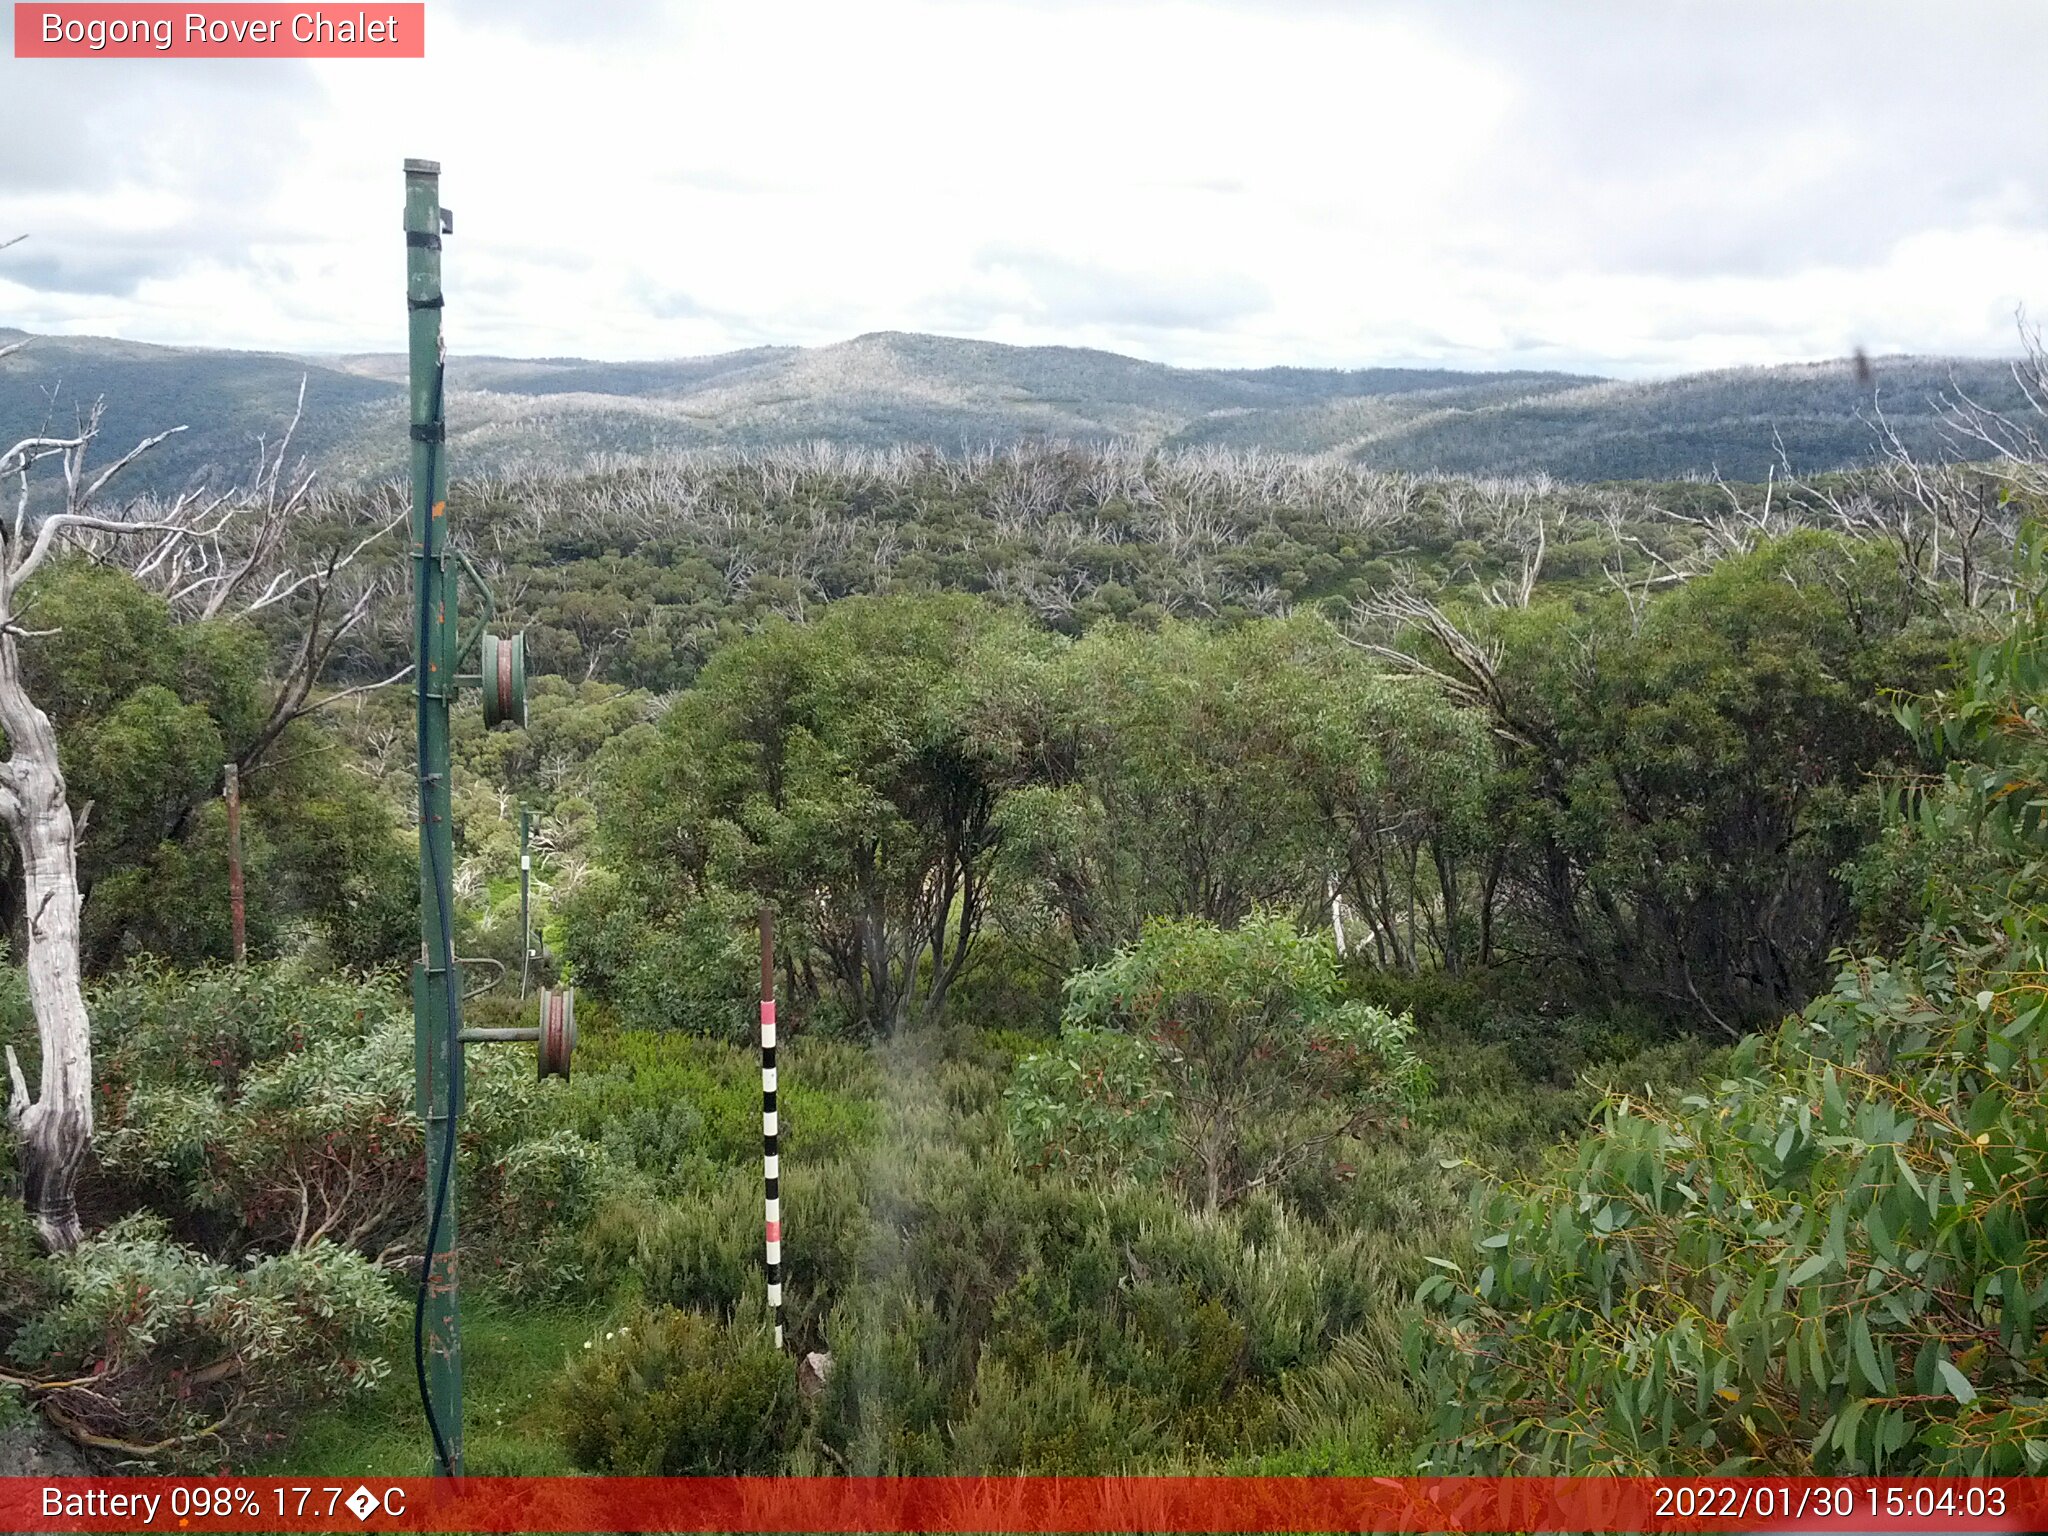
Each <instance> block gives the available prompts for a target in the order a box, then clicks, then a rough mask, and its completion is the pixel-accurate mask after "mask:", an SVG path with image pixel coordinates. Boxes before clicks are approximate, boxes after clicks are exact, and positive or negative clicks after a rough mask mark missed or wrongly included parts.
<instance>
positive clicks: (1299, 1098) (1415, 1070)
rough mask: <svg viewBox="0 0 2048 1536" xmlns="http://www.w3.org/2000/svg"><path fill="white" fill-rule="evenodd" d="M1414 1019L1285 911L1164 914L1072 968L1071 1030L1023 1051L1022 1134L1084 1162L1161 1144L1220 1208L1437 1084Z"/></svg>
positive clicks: (1121, 1159) (1015, 1114) (1017, 1099)
mask: <svg viewBox="0 0 2048 1536" xmlns="http://www.w3.org/2000/svg"><path fill="white" fill-rule="evenodd" d="M1411 1032H1412V1026H1411V1021H1410V1020H1408V1019H1406V1018H1398V1019H1397V1018H1395V1017H1394V1016H1393V1015H1392V1014H1389V1013H1388V1012H1387V1011H1386V1010H1385V1009H1383V1008H1378V1007H1375V1006H1373V1005H1371V1004H1369V1003H1361V1002H1357V1001H1355V1000H1351V999H1347V998H1346V997H1345V996H1344V994H1343V982H1342V976H1341V974H1340V972H1339V970H1338V967H1337V954H1336V949H1335V947H1334V944H1333V942H1332V940H1331V939H1330V937H1329V936H1328V935H1326V934H1325V935H1304V934H1302V933H1300V932H1298V931H1297V930H1296V929H1295V927H1294V924H1293V923H1292V922H1290V921H1289V920H1288V919H1286V918H1284V917H1281V916H1278V915H1277V914H1271V913H1263V914H1254V915H1253V916H1251V917H1249V918H1247V919H1246V920H1245V921H1244V922H1243V923H1242V924H1240V925H1239V926H1238V927H1237V928H1234V929H1223V928H1218V927H1216V926H1215V925H1214V924H1211V923H1206V922H1201V921H1198V920H1195V919H1185V920H1165V919H1156V920H1153V921H1150V922H1148V923H1146V924H1145V927H1144V930H1143V932H1142V934H1141V935H1140V937H1139V939H1138V942H1137V943H1135V944H1133V945H1131V946H1129V947H1128V948H1126V949H1123V950H1120V951H1119V952H1118V953H1117V954H1116V955H1115V956H1114V957H1113V958H1112V959H1110V960H1109V961H1107V962H1105V963H1104V964H1102V965H1099V966H1096V967H1094V968H1093V969H1091V970H1087V971H1082V972H1079V973H1077V974H1076V975H1074V976H1072V977H1070V978H1069V979H1068V982H1067V1013H1066V1023H1065V1033H1063V1035H1062V1036H1061V1040H1060V1044H1059V1046H1058V1047H1056V1048H1055V1049H1054V1050H1051V1051H1047V1052H1045V1053H1043V1054H1042V1055H1041V1056H1039V1057H1033V1058H1027V1059H1026V1061H1025V1062H1023V1063H1022V1064H1020V1066H1019V1068H1018V1071H1017V1075H1016V1079H1015V1081H1014V1082H1013V1084H1012V1087H1011V1091H1010V1095H1009V1098H1010V1105H1011V1110H1012V1117H1011V1118H1012V1129H1013V1133H1014V1134H1015V1135H1016V1137H1017V1139H1018V1142H1019V1144H1020V1146H1022V1147H1024V1148H1026V1149H1034V1150H1037V1151H1038V1152H1039V1153H1040V1155H1041V1156H1042V1157H1047V1158H1052V1157H1057V1158H1058V1159H1060V1160H1063V1161H1064V1160H1068V1154H1067V1152H1066V1150H1065V1147H1066V1144H1067V1142H1068V1141H1069V1139H1070V1140H1071V1142H1072V1145H1073V1148H1074V1153H1073V1160H1075V1161H1076V1162H1077V1165H1078V1166H1077V1171H1085V1172H1095V1173H1100V1172H1116V1171H1123V1170H1126V1169H1131V1170H1143V1169H1145V1168H1146V1167H1147V1166H1148V1165H1150V1164H1151V1163H1153V1162H1155V1161H1157V1160H1159V1159H1160V1158H1161V1157H1162V1156H1170V1159H1171V1166H1172V1167H1173V1169H1174V1172H1175V1173H1176V1175H1177V1176H1178V1178H1179V1179H1180V1181H1181V1182H1182V1184H1183V1185H1184V1187H1186V1188H1188V1189H1189V1190H1190V1191H1191V1192H1192V1193H1194V1194H1197V1195H1198V1196H1199V1198H1200V1199H1201V1201H1202V1205H1203V1208H1204V1209H1205V1210H1207V1211H1209V1212H1211V1213H1213V1212H1215V1211H1216V1210H1217V1209H1219V1208H1220V1207H1221V1206H1222V1205H1223V1204H1225V1203H1226V1202H1227V1201H1231V1200H1236V1199H1241V1198H1243V1197H1244V1196H1245V1195H1247V1194H1249V1193H1250V1192H1252V1191H1253V1190H1256V1189H1260V1188H1264V1187H1266V1186H1267V1185H1269V1184H1271V1183H1273V1182H1274V1181H1276V1180H1278V1179H1281V1178H1283V1177H1285V1176H1286V1175H1287V1173H1288V1172H1289V1170H1291V1169H1293V1168H1295V1167H1297V1166H1299V1165H1300V1164H1301V1163H1303V1162H1304V1161H1308V1160H1311V1159H1316V1158H1320V1157H1324V1156H1326V1155H1327V1154H1328V1152H1329V1150H1330V1148H1331V1147H1332V1145H1333V1144H1334V1143H1335V1142H1336V1141H1337V1140H1338V1139H1339V1138H1341V1137H1345V1136H1354V1135H1357V1134H1358V1133H1359V1132H1361V1131H1362V1130H1364V1129H1365V1128H1366V1127H1367V1126H1368V1125H1372V1124H1374V1123H1375V1122H1377V1121H1380V1120H1382V1119H1386V1118H1392V1117H1393V1116H1394V1115H1395V1114H1396V1113H1398V1111H1399V1110H1400V1108H1401V1107H1402V1106H1404V1105H1405V1104H1406V1103H1408V1102H1410V1101H1412V1100H1413V1099H1414V1098H1415V1097H1416V1096H1417V1095H1419V1094H1420V1093H1421V1092H1423V1091H1424V1090H1426V1089H1427V1087H1428V1082H1429V1074H1428V1070H1427V1068H1426V1067H1425V1066H1424V1064H1423V1063H1422V1061H1421V1059H1420V1058H1419V1057H1417V1056H1416V1055H1415V1053H1414V1052H1413V1051H1412V1050H1411V1049H1410V1048H1409V1045H1408V1038H1409V1035H1410V1033H1411Z"/></svg>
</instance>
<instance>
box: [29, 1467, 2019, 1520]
mask: <svg viewBox="0 0 2048 1536" xmlns="http://www.w3.org/2000/svg"><path fill="white" fill-rule="evenodd" d="M0 1529H5V1530H9V1531H493V1532H495V1531H603V1532H610V1531H700V1532H711V1531H731V1532H750V1533H751V1532H801V1531H811V1532H841V1531H844V1532H857V1531H858V1532H867V1531H873V1532H894V1531H945V1532H969V1531H976V1532H980V1531H987V1532H1000V1531H1056V1532H1084V1531H1172V1532H1211V1531H1259V1532H1269V1531H1270V1532H1278V1531H1400V1532H1408V1531H1415V1532H1423V1531H1658V1532H1661V1531H1673V1532H1680V1531H1795V1530H1796V1531H2024V1530H2044V1529H2048V1478H2000V1479H1991V1478H1985V1479H1973V1478H1749V1477H1733V1478H1620V1477H1617V1478H1391V1477H1390V1478H1362V1477H1066V1478H1059V1477H988V1478H980V1477H906V1478H882V1477H834V1478H825V1477H820V1478H803V1477H793V1478H772V1477H758V1478H756V1477H737V1478H735V1477H673V1478H652V1477H650V1478H631V1477H621V1478H596V1477H591V1478H579V1477H473V1478H459V1479H453V1480H448V1481H437V1480H433V1479H426V1478H420V1479H405V1480H393V1479H390V1478H367V1479H355V1478H350V1479H328V1478H261V1477H254V1478H232V1479H227V1478H175V1477H129V1478H103V1479H90V1478H49V1479H41V1478H28V1477H14V1478H0Z"/></svg>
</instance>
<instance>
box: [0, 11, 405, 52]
mask: <svg viewBox="0 0 2048 1536" xmlns="http://www.w3.org/2000/svg"><path fill="white" fill-rule="evenodd" d="M14 56H15V57H16V58H17V59H180V58H183V59H423V58H425V57H426V56H427V8H426V6H425V4H423V3H420V0H413V3H409V4H408V3H399V4H390V3H383V0H368V3H364V0H357V3H355V4H347V3H343V4H337V5H274V4H269V3H252V4H229V5H217V4H216V5H207V4H200V5H106V4H96V5H66V4H61V3H60V4H50V5H38V4H32V3H23V0H16V4H15V7H14Z"/></svg>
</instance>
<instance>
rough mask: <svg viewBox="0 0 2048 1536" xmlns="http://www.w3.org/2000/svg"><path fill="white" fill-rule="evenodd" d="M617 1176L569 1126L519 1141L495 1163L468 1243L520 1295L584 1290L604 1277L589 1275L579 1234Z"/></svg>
mask: <svg viewBox="0 0 2048 1536" xmlns="http://www.w3.org/2000/svg"><path fill="white" fill-rule="evenodd" d="M621 1182H622V1181H621V1171H620V1169H619V1168H618V1167H617V1165H616V1164H614V1163H613V1162H612V1160H611V1158H610V1156H608V1155H607V1153H606V1152H605V1149H604V1148H603V1147H601V1146H599V1145H597V1144H596V1143H594V1142H588V1141H585V1140H583V1139H582V1138H581V1137H580V1136H576V1135H574V1134H573V1133H571V1132H568V1131H555V1132H553V1133H552V1134H550V1135H547V1136H541V1137H536V1138H535V1139H533V1140H531V1141H522V1142H520V1143H518V1144H517V1145H516V1146H514V1147H512V1148H511V1150H509V1151H508V1152H506V1153H505V1155H504V1157H503V1158H502V1159H501V1160H500V1161H499V1163H498V1165H497V1170H496V1178H495V1180H494V1181H493V1187H492V1199H491V1203H490V1206H489V1211H488V1215H487V1216H486V1217H485V1218H484V1220H483V1221H482V1222H481V1223H473V1224H472V1226H471V1228H470V1230H471V1232H472V1233H473V1234H475V1235H474V1236H472V1238H471V1240H470V1247H471V1249H472V1251H474V1252H476V1253H477V1254H478V1256H479V1257H480V1258H481V1259H482V1260H483V1263H484V1264H485V1265H486V1266H488V1267H489V1269H491V1270H494V1271H495V1272H496V1273H497V1275H498V1276H499V1277H500V1278H501V1279H502V1281H503V1283H504V1284H505V1286H506V1288H507V1289H508V1290H510V1291H512V1292H513V1293H514V1294H516V1295H518V1296H520V1297H521V1298H523V1299H526V1300H529V1301H534V1300H539V1301H548V1300H559V1299H562V1298H565V1297H570V1296H577V1295H582V1294H586V1292H587V1288H588V1283H589V1282H591V1281H593V1280H599V1281H603V1280H605V1279H608V1278H609V1277H608V1276H605V1275H601V1274H593V1271H592V1267H591V1263H590V1259H591V1255H592V1252H593V1248H592V1245H591V1244H589V1243H587V1242H586V1241H585V1239H584V1233H585V1231H586V1229H587V1228H588V1227H589V1226H590V1224H591V1222H592V1220H593V1219H594V1218H595V1216H596V1215H597V1212H598V1211H599V1210H600V1209H601V1208H602V1207H603V1206H604V1205H605V1204H606V1202H607V1201H608V1200H611V1199H613V1198H617V1194H616V1192H617V1191H618V1189H619V1186H620V1184H621ZM479 1226H480V1228H481V1230H480V1232H479V1230H478V1228H479Z"/></svg>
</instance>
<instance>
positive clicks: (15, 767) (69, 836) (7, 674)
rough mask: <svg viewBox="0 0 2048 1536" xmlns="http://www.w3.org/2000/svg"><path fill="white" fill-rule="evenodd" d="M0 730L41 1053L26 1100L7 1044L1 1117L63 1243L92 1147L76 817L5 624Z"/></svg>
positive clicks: (39, 1219) (45, 1224)
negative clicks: (4, 1116)
mask: <svg viewBox="0 0 2048 1536" xmlns="http://www.w3.org/2000/svg"><path fill="white" fill-rule="evenodd" d="M0 728H4V729H5V730H6V732H7V744H8V747H9V748H10V753H9V756H8V758H7V760H6V761H5V762H4V763H0V820H4V821H5V822H6V823H7V829H8V831H9V832H10V833H12V834H13V837H14V846H15V848H16V850H17V851H18V852H19V853H20V855H21V870H22V879H23V882H24V886H25V893H24V894H25V896H26V902H25V905H24V910H25V912H26V914H27V919H28V953H27V954H26V955H25V956H24V957H23V960H24V969H25V970H26V972H27V976H28V995H29V1003H30V1005H31V1007H32V1008H33V1009H34V1010H35V1018H36V1036H37V1040H38V1042H39V1044H40V1046H41V1055H42V1060H41V1063H40V1068H41V1071H40V1083H39V1086H38V1091H37V1093H36V1094H35V1096H34V1097H33V1098H31V1097H30V1095H29V1091H28V1082H27V1079H26V1077H25V1076H24V1075H23V1072H22V1069H21V1063H20V1061H19V1060H18V1059H17V1058H16V1056H15V1053H14V1047H13V1046H11V1045H10V1046H8V1047H7V1075H8V1077H9V1079H10V1081H11V1082H12V1085H13V1086H12V1090H11V1092H10V1094H9V1097H8V1101H7V1120H8V1124H9V1125H10V1126H11V1127H12V1128H13V1130H14V1133H15V1135H16V1137H17V1138H18V1139H19V1141H20V1144H21V1152H20V1155H21V1177H22V1203H23V1204H24V1205H25V1206H26V1207H27V1209H28V1214H29V1216H30V1218H31V1219H32V1220H34V1222H35V1224H36V1232H37V1234H38V1235H39V1236H40V1237H41V1238H42V1240H43V1242H44V1244H45V1245H46V1246H48V1247H49V1248H51V1249H53V1250H59V1249H68V1248H72V1247H75V1246H76V1245H77V1243H78V1240H79V1238H80V1236H81V1235H82V1231H81V1228H80V1226H79V1221H78V1198H77V1190H78V1172H79V1169H80V1168H81V1167H82V1166H83V1165H84V1163H85V1155H86V1152H87V1150H88V1149H89V1148H90V1147H91V1145H92V1035H91V1031H90V1027H89V1025H88V1022H87V1019H86V1012H85V994H84V992H83V990H82V989H81V987H80V984H79V973H78V911H79V905H80V896H79V892H78V860H77V857H76V844H77V837H78V830H79V823H78V822H74V821H73V819H72V816H71V806H70V803H69V802H68V801H67V800H66V799H65V795H64V774H63V772H62V770H61V769H60V768H59V767H58V765H57V733H56V731H55V730H54V729H52V727H51V725H50V717H49V716H48V715H45V714H44V713H43V712H42V710H40V709H38V708H37V707H36V704H35V702H34V700H32V699H30V698H29V696H28V692H27V690H26V689H25V688H24V687H23V686H22V681H21V657H20V655H19V652H18V649H17V646H16V643H15V636H14V631H13V630H12V629H6V630H0Z"/></svg>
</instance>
